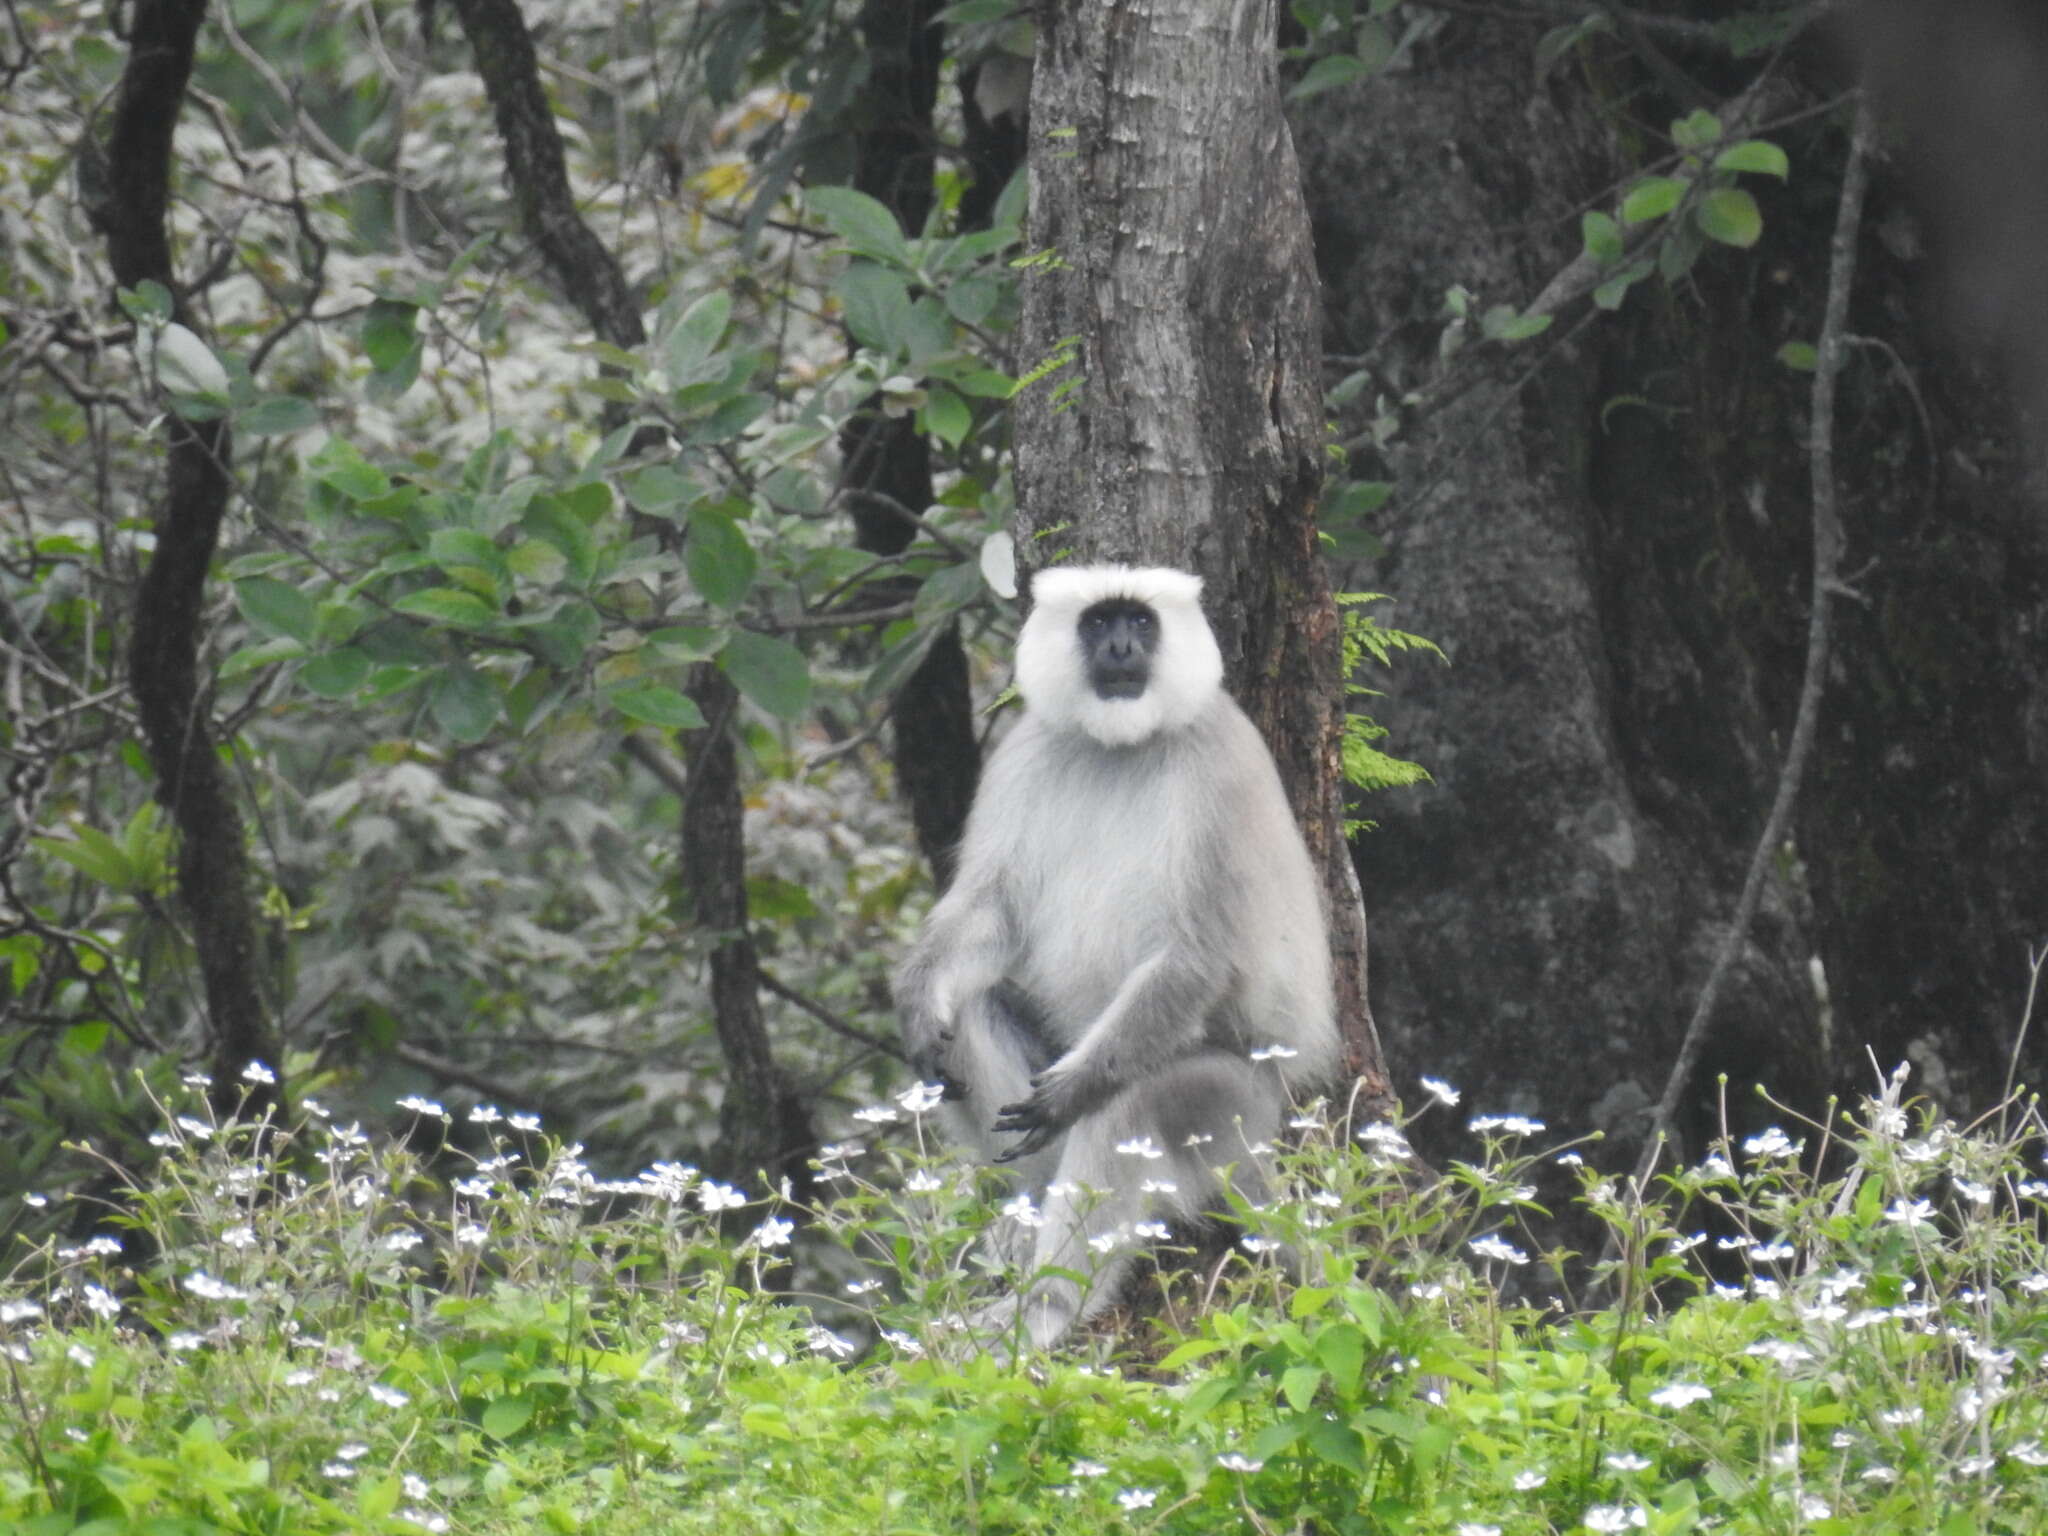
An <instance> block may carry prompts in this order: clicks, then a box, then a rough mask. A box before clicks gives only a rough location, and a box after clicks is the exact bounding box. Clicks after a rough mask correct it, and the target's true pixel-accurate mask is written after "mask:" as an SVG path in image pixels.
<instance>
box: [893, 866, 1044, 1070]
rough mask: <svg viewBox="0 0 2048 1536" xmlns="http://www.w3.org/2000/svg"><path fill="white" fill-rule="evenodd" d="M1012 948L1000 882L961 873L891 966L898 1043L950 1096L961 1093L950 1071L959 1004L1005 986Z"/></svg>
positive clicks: (1014, 942)
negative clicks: (898, 1019) (902, 958)
mask: <svg viewBox="0 0 2048 1536" xmlns="http://www.w3.org/2000/svg"><path fill="white" fill-rule="evenodd" d="M1016 953H1017V939H1016V925H1015V923H1014V922H1012V921H1011V920H1010V917H1009V913H1008V905H1007V903H1006V902H1005V900H1004V898H1003V893H1002V890H1001V887H1000V885H999V883H997V882H995V881H992V880H975V881H971V882H970V881H969V880H968V879H966V878H963V879H962V880H961V881H960V882H959V883H957V884H955V886H954V887H953V889H952V890H950V891H948V892H947V893H946V895H945V896H944V898H942V899H941V900H940V902H939V904H938V905H937V906H936V907H934V908H933V909H932V913H931V916H930V917H929V918H928V919H926V922H925V926H924V931H923V932H922V933H921V934H920V935H919V936H918V941H917V945H916V947H915V948H914V949H912V950H911V952H910V955H909V957H908V958H907V959H905V961H904V962H903V964H902V966H900V967H899V968H898V970H897V972H896V978H895V993H896V1007H897V1011H898V1012H899V1013H900V1014H901V1016H902V1020H903V1043H904V1044H905V1045H906V1046H908V1047H909V1048H910V1057H911V1062H912V1064H913V1065H914V1066H915V1067H916V1068H917V1072H918V1076H919V1077H920V1078H922V1079H923V1080H924V1081H926V1082H938V1083H943V1084H944V1085H945V1087H946V1092H947V1096H948V1097H951V1098H958V1097H960V1096H961V1095H962V1094H963V1093H964V1092H965V1089H964V1088H963V1086H962V1084H961V1081H960V1075H959V1074H958V1073H956V1072H953V1071H951V1070H949V1063H950V1058H951V1056H952V1047H953V1037H954V1031H955V1028H956V1026H957V1024H958V1021H959V1018H960V1013H961V1010H962V1009H963V1008H965V1007H967V1006H968V1005H969V1004H970V1003H972V1002H973V1001H974V1000H975V999H977V998H978V997H980V996H981V995H982V994H984V993H988V992H990V991H992V990H993V989H995V988H998V987H1004V986H1008V985H1009V983H1007V982H1006V981H1005V978H1004V973H1005V972H1006V971H1007V970H1008V969H1009V967H1010V965H1011V962H1012V961H1013V960H1014V959H1015V958H1016ZM1005 1001H1006V1002H1007V1000H1005Z"/></svg>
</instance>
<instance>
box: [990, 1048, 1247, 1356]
mask: <svg viewBox="0 0 2048 1536" xmlns="http://www.w3.org/2000/svg"><path fill="white" fill-rule="evenodd" d="M1286 1106H1287V1097H1286V1092H1285V1090H1284V1088H1283V1087H1282V1085H1281V1082H1280V1077H1279V1074H1278V1072H1276V1071H1275V1070H1274V1069H1273V1068H1272V1067H1271V1066H1258V1065H1254V1064H1253V1063H1251V1062H1248V1061H1245V1060H1244V1059H1243V1058H1241V1057H1238V1056H1233V1055H1230V1054H1228V1053H1226V1052H1222V1051H1205V1052H1203V1053H1202V1054H1200V1055H1198V1056H1195V1057H1192V1058H1190V1059H1189V1060H1187V1061H1183V1062H1179V1063H1177V1064H1176V1065H1174V1066H1172V1067H1170V1068H1168V1069H1167V1070H1166V1071H1165V1072H1162V1073H1160V1074H1159V1075H1157V1076H1156V1077H1154V1078H1152V1079H1151V1080H1150V1081H1149V1082H1146V1083H1142V1084H1139V1085H1136V1086H1133V1087H1130V1088H1126V1089H1125V1090H1124V1091H1123V1092H1121V1093H1119V1094H1118V1095H1117V1096H1116V1097H1115V1098H1113V1099H1111V1100H1110V1101H1109V1102H1108V1103H1107V1104H1105V1105H1104V1106H1103V1107H1102V1109H1101V1110H1099V1111H1098V1112H1097V1113H1095V1114H1093V1115H1089V1116H1086V1117H1084V1118H1083V1119H1081V1120H1079V1121H1077V1122H1076V1123H1075V1124H1074V1125H1073V1126H1072V1127H1071V1128H1070V1129H1069V1130H1068V1131H1067V1134H1066V1137H1065V1139H1064V1140H1063V1141H1062V1142H1061V1143H1059V1144H1058V1145H1059V1152H1060V1160H1059V1167H1058V1169H1057V1171H1056V1172H1055V1174H1054V1177H1053V1181H1052V1183H1051V1185H1050V1186H1049V1187H1048V1188H1047V1189H1046V1191H1045V1197H1044V1205H1043V1210H1042V1215H1043V1220H1042V1222H1041V1224H1040V1226H1039V1228H1038V1234H1037V1237H1038V1240H1037V1244H1036V1246H1035V1250H1034V1253H1033V1255H1032V1265H1033V1269H1034V1271H1035V1273H1034V1276H1033V1277H1032V1278H1031V1279H1030V1280H1029V1281H1028V1282H1027V1283H1026V1287H1025V1290H1024V1292H1023V1294H1022V1295H1021V1297H1020V1298H1018V1301H1017V1307H1018V1308H1019V1309H1020V1310H1021V1311H1022V1312H1023V1314H1024V1324H1025V1327H1026V1328H1027V1329H1028V1330H1029V1331H1030V1334H1031V1341H1032V1343H1034V1344H1036V1345H1038V1346H1039V1347H1041V1348H1043V1347H1044V1346H1046V1345H1048V1344H1050V1343H1052V1342H1053V1341H1054V1340H1055V1339H1057V1338H1058V1337H1059V1336H1060V1335H1061V1334H1063V1333H1065V1332H1066V1331H1067V1329H1068V1328H1070V1327H1072V1326H1073V1325H1074V1324H1075V1323H1077V1322H1081V1321H1085V1320H1086V1319H1087V1318H1089V1317H1092V1316H1094V1315H1095V1314H1096V1313H1097V1312H1100V1311H1101V1310H1102V1309H1103V1308H1104V1307H1106V1306H1109V1305H1110V1304H1111V1303H1112V1302H1114V1301H1115V1300H1116V1297H1117V1293H1118V1290H1119V1288H1120V1287H1121V1285H1122V1283H1123V1281H1124V1278H1125V1275H1126V1274H1127V1272H1128V1271H1129V1269H1130V1264H1131V1260H1132V1258H1133V1257H1134V1256H1135V1254H1136V1252H1137V1250H1138V1249H1139V1248H1141V1247H1142V1246H1144V1244H1145V1242H1146V1239H1145V1237H1143V1236H1142V1235H1140V1234H1139V1233H1138V1232H1137V1230H1136V1229H1137V1227H1138V1226H1139V1224H1140V1223H1142V1222H1147V1221H1161V1220H1164V1221H1168V1222H1172V1221H1174V1220H1176V1219H1178V1220H1186V1219H1188V1218H1192V1217H1196V1216H1199V1215H1202V1214H1204V1213H1207V1212H1210V1211H1214V1210H1216V1209H1218V1208H1220V1207H1221V1206H1222V1205H1223V1200H1222V1191H1223V1182H1222V1179H1221V1178H1220V1177H1219V1175H1218V1173H1217V1170H1218V1169H1220V1168H1226V1167H1227V1168H1229V1169H1231V1175H1230V1179H1231V1184H1232V1186H1233V1187H1234V1188H1235V1189H1236V1190H1237V1191H1238V1192H1239V1193H1240V1194H1241V1195H1243V1196H1244V1197H1245V1198H1246V1199H1248V1200H1251V1201H1254V1202H1257V1201H1260V1200H1263V1199H1264V1198H1265V1196H1266V1190H1267V1188H1268V1184H1269V1175H1268V1160H1269V1156H1270V1152H1269V1149H1270V1146H1271V1143H1272V1141H1273V1138H1274V1137H1275V1136H1277V1135H1278V1134H1279V1131H1280V1125H1281V1120H1282V1117H1283V1116H1284V1114H1285V1113H1286ZM1055 1271H1071V1272H1073V1274H1077V1275H1079V1276H1082V1277H1084V1279H1085V1283H1083V1282H1082V1281H1079V1280H1076V1279H1074V1278H1071V1277H1070V1276H1069V1275H1068V1274H1064V1273H1056V1272H1055Z"/></svg>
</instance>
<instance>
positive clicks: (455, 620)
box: [391, 587, 498, 629]
mask: <svg viewBox="0 0 2048 1536" xmlns="http://www.w3.org/2000/svg"><path fill="white" fill-rule="evenodd" d="M391 606H392V607H393V608H394V609H396V610H397V611H398V612H400V613H404V614H410V615H411V616H412V617H413V618H416V619H427V620H429V621H431V622H432V623H435V624H447V625H451V626H453V627H454V628H456V629H485V628H488V627H489V626H490V625H492V624H493V623H495V622H496V620H497V617H498V615H497V611H496V610H495V609H493V608H492V607H491V606H490V605H489V604H488V603H486V602H485V601H484V600H483V599H482V598H480V597H478V596H477V595H476V594H475V593H473V592H464V591H462V590H460V589H459V588H456V587H428V588H427V589H426V590H425V591H422V592H408V593H406V594H405V596H403V597H401V598H399V599H398V600H397V601H396V602H394V603H393V604H392V605H391Z"/></svg>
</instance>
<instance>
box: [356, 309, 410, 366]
mask: <svg viewBox="0 0 2048 1536" xmlns="http://www.w3.org/2000/svg"><path fill="white" fill-rule="evenodd" d="M419 313H420V312H419V307H418V306H417V305H414V304H401V303H399V302H398V301H396V300H394V299H373V300H371V302H370V307H369V308H368V309H367V310H365V311H364V312H363V329H362V343H363V355H364V356H365V357H367V358H369V360H370V366H371V367H372V368H375V369H376V370H377V371H378V372H379V373H385V372H389V371H390V370H391V369H394V368H397V367H399V366H400V365H401V364H403V363H404V362H405V361H406V359H407V358H408V357H409V356H410V355H411V354H412V351H413V346H414V343H415V342H416V341H417V340H418V332H417V329H416V327H417V324H418V321H419Z"/></svg>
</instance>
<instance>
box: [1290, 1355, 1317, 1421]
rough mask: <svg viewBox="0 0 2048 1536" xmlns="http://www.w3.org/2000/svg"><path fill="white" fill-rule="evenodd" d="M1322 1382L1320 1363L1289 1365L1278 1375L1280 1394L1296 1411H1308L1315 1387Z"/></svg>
mask: <svg viewBox="0 0 2048 1536" xmlns="http://www.w3.org/2000/svg"><path fill="white" fill-rule="evenodd" d="M1322 1384H1323V1368H1322V1367H1321V1366H1320V1365H1291V1366H1289V1367H1288V1368H1287V1369H1286V1370H1285V1371H1284V1372H1282V1373H1281V1376H1280V1395H1281V1396H1282V1397H1284V1398H1286V1399H1287V1406H1288V1407H1290V1408H1292V1409H1293V1410H1294V1411H1295V1412H1296V1413H1306V1412H1308V1408H1309V1404H1311V1403H1313V1402H1314V1401H1315V1400H1316V1388H1317V1387H1319V1386H1321V1385H1322Z"/></svg>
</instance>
